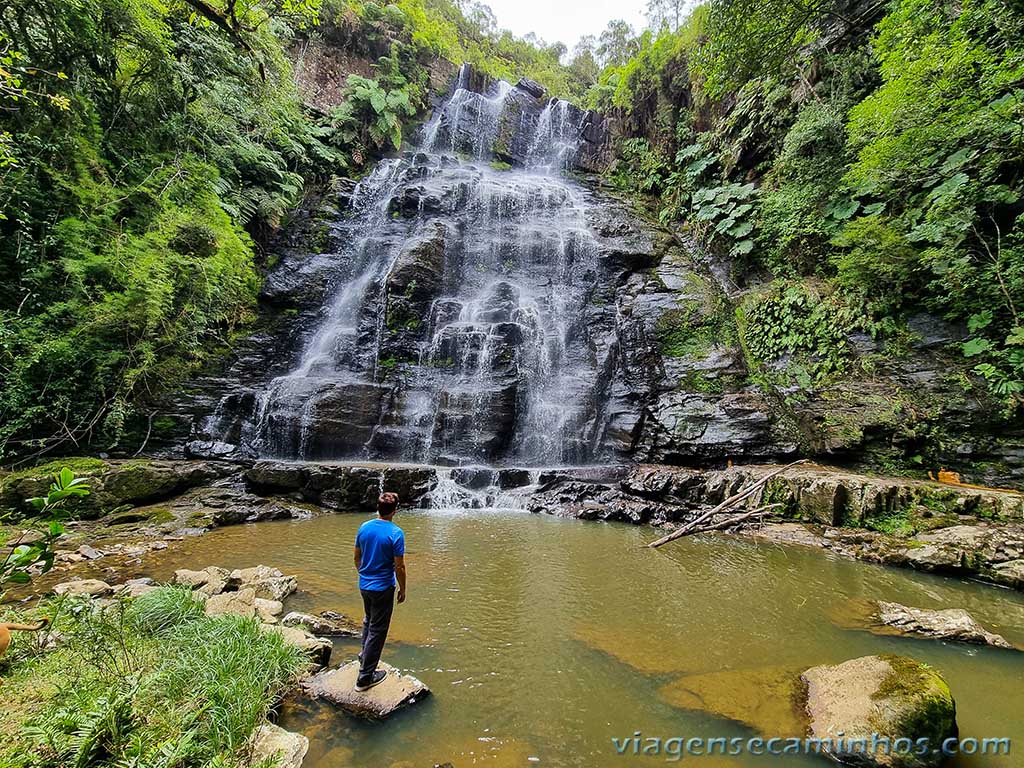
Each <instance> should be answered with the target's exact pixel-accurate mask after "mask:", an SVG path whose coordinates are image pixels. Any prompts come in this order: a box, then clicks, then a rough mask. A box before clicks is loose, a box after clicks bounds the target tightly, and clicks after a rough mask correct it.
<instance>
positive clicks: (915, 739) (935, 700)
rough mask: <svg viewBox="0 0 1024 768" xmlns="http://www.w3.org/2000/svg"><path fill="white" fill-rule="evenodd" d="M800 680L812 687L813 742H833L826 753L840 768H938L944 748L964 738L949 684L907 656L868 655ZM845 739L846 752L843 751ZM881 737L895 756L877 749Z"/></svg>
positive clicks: (808, 673)
mask: <svg viewBox="0 0 1024 768" xmlns="http://www.w3.org/2000/svg"><path fill="white" fill-rule="evenodd" d="M801 679H802V680H803V681H804V683H805V684H806V685H807V712H808V714H809V715H810V718H811V736H813V737H815V738H818V739H822V740H831V743H830V744H829V745H828V746H829V747H831V748H830V749H828V750H827V751H828V752H829V754H830V756H831V757H833V758H834V759H836V760H838V761H839V762H844V763H851V764H855V765H865V766H885V768H931V767H932V766H938V765H939V764H941V763H942V759H943V755H942V752H941V749H940V748H941V746H942V742H943V741H945V740H946V739H948V738H954V737H956V736H957V734H958V729H957V724H956V703H955V702H954V700H953V695H952V693H951V692H950V690H949V686H948V685H947V684H946V681H945V680H943V679H942V677H941V675H939V673H938V672H936V671H935V670H934V669H932V668H931V667H929V666H928V665H927V664H923V663H921V662H919V661H917V660H915V659H912V658H909V657H907V656H896V655H883V656H864V657H861V658H858V659H851V660H850V661H845V662H843V663H842V664H837V665H835V666H820V667H814V668H812V669H809V670H807V671H806V672H804V673H803V674H802V675H801ZM840 734H843V737H842V738H843V739H844V744H845V750H840V748H839V747H838V746H837V744H838V739H839V738H840ZM874 737H877V740H879V743H880V744H885V743H888V744H889V746H890V749H889V751H888V752H887V751H886V750H885V748H884V746H880V747H878V748H875V749H871V744H872V739H873V738H874ZM883 739H885V740H888V741H887V742H881V740H883ZM901 740H908V741H901ZM922 740H926V741H927V748H925V749H920V745H921V744H923V743H924V741H922ZM901 745H911V746H907V748H906V749H905V750H904V749H902V748H901ZM920 752H923V754H919V753H920Z"/></svg>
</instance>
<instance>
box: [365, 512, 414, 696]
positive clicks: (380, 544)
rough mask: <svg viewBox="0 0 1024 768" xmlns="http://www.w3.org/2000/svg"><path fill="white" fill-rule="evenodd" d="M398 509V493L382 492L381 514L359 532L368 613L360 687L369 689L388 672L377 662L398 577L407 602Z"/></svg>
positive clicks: (400, 595)
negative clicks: (397, 519) (379, 668)
mask: <svg viewBox="0 0 1024 768" xmlns="http://www.w3.org/2000/svg"><path fill="white" fill-rule="evenodd" d="M396 509H398V494H395V493H382V494H381V495H380V498H379V499H378V500H377V517H376V518H375V519H373V520H367V521H366V522H365V523H363V524H362V525H361V526H359V532H358V533H357V534H356V546H355V552H354V554H355V565H356V570H357V571H359V591H360V592H361V593H362V595H363V612H364V614H365V615H364V617H363V649H362V652H361V653H360V654H359V661H360V667H359V677H358V678H356V690H357V691H368V690H369V689H370V688H373V686H375V685H379V684H380V683H382V682H383V681H384V678H385V677H387V676H388V673H387V672H386V671H385V670H378V669H377V662H379V661H380V654H381V651H383V650H384V641H386V640H387V639H388V627H390V626H391V612H392V610H394V607H395V582H396V580H397V582H398V602H400V603H404V602H405V533H404V532H403V531H402V529H401V528H399V527H398V526H397V525H395V524H394V523H393V522H391V519H392V518H393V517H394V516H395V510H396Z"/></svg>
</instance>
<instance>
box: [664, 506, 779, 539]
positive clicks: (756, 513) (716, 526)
mask: <svg viewBox="0 0 1024 768" xmlns="http://www.w3.org/2000/svg"><path fill="white" fill-rule="evenodd" d="M781 506H782V505H781V504H765V505H764V506H763V507H758V508H757V509H752V510H750V511H749V512H740V513H739V514H737V515H732V516H731V517H729V518H727V519H725V520H720V521H718V522H717V523H708V524H707V525H702V526H700V527H699V528H691V529H690V530H688V531H687V532H686V533H685V534H684V535H686V536H691V535H693V534H697V533H708V532H709V531H721V530H724V529H726V528H732V527H733V526H734V525H742V524H743V523H745V522H746V521H748V520H750V518H752V517H764V516H765V515H767V514H768V513H769V512H771V510H773V509H778V508H779V507H781Z"/></svg>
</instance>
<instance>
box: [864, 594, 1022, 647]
mask: <svg viewBox="0 0 1024 768" xmlns="http://www.w3.org/2000/svg"><path fill="white" fill-rule="evenodd" d="M878 620H879V621H880V622H881V623H882V624H884V625H885V626H887V627H891V628H893V629H895V630H897V631H898V632H900V633H901V634H908V635H920V636H922V637H929V638H934V639H936V640H950V641H953V642H958V643H973V644H975V645H991V646H993V647H995V648H1010V649H1012V648H1014V646H1013V644H1011V643H1010V642H1009V641H1008V640H1006V638H1004V637H1003V636H1002V635H997V634H996V633H994V632H989V631H988V630H987V629H985V628H984V627H983V626H981V624H979V623H978V622H977V621H975V620H974V617H973V616H971V614H969V613H968V612H967V611H965V610H964V609H962V608H946V609H945V610H941V611H928V610H925V609H924V608H911V607H910V606H906V605H900V604H899V603H887V602H884V601H879V603H878Z"/></svg>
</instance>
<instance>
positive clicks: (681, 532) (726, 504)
mask: <svg viewBox="0 0 1024 768" xmlns="http://www.w3.org/2000/svg"><path fill="white" fill-rule="evenodd" d="M805 463H807V459H797V460H796V461H794V462H793V463H791V464H787V465H786V466H784V467H779V468H778V469H776V470H775V471H773V472H769V473H768V474H767V475H765V476H764V477H762V478H761V479H760V480H758V481H757V482H756V483H753V484H751V485H749V486H747V487H746V488H744V489H742V490H740V491H737V492H736V493H734V494H733V495H732V496H730V497H729V498H728V499H726V500H725V501H723V502H722V503H721V504H719V505H718V506H717V507H715V508H714V509H712V510H711V511H710V512H705V513H704V514H703V515H701V516H700V517H698V518H697V519H696V520H694V521H692V522H689V523H687V524H686V525H684V526H683V527H682V528H678V529H676V530H674V531H672V533H670V534H668V535H667V536H662V537H661V538H660V539H658V540H657V541H652V542H651V543H650V544H647V545H646V546H647V547H648V548H649V549H656V548H657V547H660V546H661V545H662V544H668V543H669V542H670V541H674V540H675V539H678V538H681V537H682V536H685V535H686V534H687V533H689V532H690V531H691V530H693V529H694V528H695V527H696V526H698V525H700V524H701V523H703V522H704V521H705V520H707V519H709V518H711V517H714V516H715V515H717V514H719V513H721V512H724V511H725V510H727V509H729V508H731V507H734V506H736V505H737V504H739V503H740V502H741V501H743V500H744V499H745V498H747V497H748V496H751V495H752V494H753V493H754V492H755V491H757V490H758V489H759V488H761V487H762V486H764V484H765V483H767V482H768V481H769V480H771V479H772V478H773V477H776V476H777V475H781V474H782V473H783V472H785V471H786V470H787V469H790V468H792V467H795V466H796V465H797V464H805Z"/></svg>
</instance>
